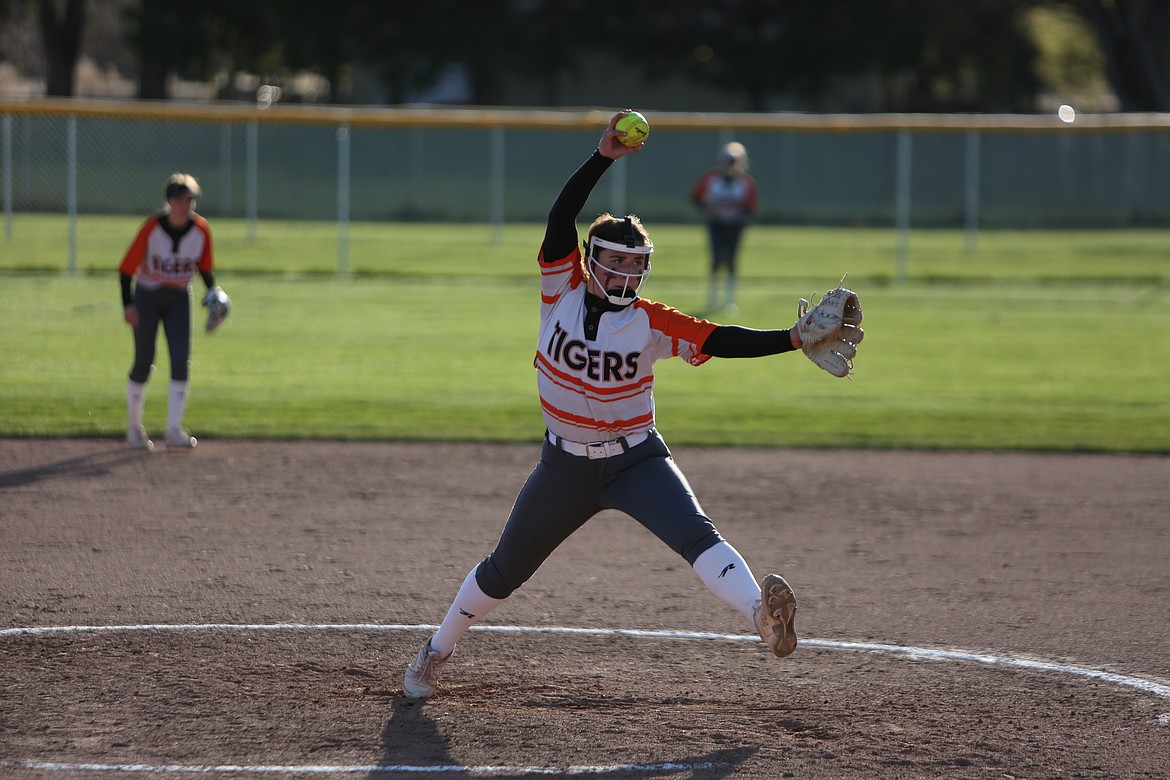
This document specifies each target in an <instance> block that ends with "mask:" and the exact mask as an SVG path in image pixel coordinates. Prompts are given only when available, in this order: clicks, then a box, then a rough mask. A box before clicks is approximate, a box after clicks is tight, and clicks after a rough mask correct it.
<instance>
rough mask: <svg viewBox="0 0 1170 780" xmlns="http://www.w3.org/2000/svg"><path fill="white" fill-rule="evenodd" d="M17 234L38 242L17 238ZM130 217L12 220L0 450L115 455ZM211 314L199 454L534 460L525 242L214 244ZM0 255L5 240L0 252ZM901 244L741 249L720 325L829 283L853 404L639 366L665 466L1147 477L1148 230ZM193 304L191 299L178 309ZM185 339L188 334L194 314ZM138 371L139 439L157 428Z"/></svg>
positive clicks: (691, 274)
mask: <svg viewBox="0 0 1170 780" xmlns="http://www.w3.org/2000/svg"><path fill="white" fill-rule="evenodd" d="M37 220H42V222H40V223H38V222H37ZM138 222H139V220H138V219H137V218H121V217H113V218H109V217H107V218H98V217H86V218H83V219H82V220H80V221H79V224H78V233H77V237H78V255H77V258H78V259H77V267H78V271H79V272H78V273H76V274H68V273H65V269H66V267H67V265H66V260H65V258H67V256H68V255H67V253H66V252H67V247H68V241H67V235H66V231H64V230H63V229H61V225H63V220H62V218H60V217H52V218H50V217H29V216H19V215H18V217H17V220H16V224H15V230H14V232H13V237H12V238H11V239H9V240H7V241H4V242H3V243H0V334H2V336H0V338H2V345H3V346H0V436H7V437H13V436H107V437H120V436H122V435H124V426H125V383H126V373H127V371H128V369H129V366H130V361H131V356H132V345H131V339H130V331H129V328H128V327H127V326H126V325H125V324H124V323H123V322H122V320H121V306H120V302H119V299H118V283H117V275H116V271H115V268H116V265H117V263H118V260H119V259H120V257H121V254H122V252H123V251H124V250H125V245H126V244H127V243H128V242H129V240H130V238H131V237H132V236H133V233H134V230H135V229H136V227H137V224H138ZM650 227H651V235H652V236H653V238H654V241H655V244H656V245H657V246H658V248H659V251H658V252H656V254H655V261H654V262H655V268H654V273H653V275H652V277H651V280H650V286H649V287H648V288H647V289H646V295H647V297H650V298H655V299H659V300H663V301H665V302H667V303H670V304H671V305H674V306H676V307H678V308H680V309H682V310H684V311H688V312H690V313H694V314H703V313H704V312H702V308H703V305H704V302H705V299H706V281H705V273H706V270H705V266H706V262H707V260H706V257H707V255H706V244H705V235H704V233H703V232H702V230H701V228H699V227H697V226H678V225H673V226H672V225H666V226H662V227H658V228H655V227H654V226H653V225H651V226H650ZM212 228H213V231H214V233H215V238H216V251H217V263H218V276H219V280H220V283H221V284H222V285H223V286H224V287H225V289H227V290H228V292H229V293H230V294H231V296H232V300H233V302H234V310H233V313H232V316H231V318H230V319H229V321H228V322H227V323H226V324H225V325H224V326H223V328H221V329H220V330H219V331H218V332H216V333H214V334H212V335H205V334H203V333H202V331H201V330H199V329H197V330H196V335H195V338H194V349H193V352H194V357H193V360H192V396H191V401H190V404H189V407H188V413H187V423H188V425H189V427H190V428H191V429H192V432H193V433H195V434H196V435H197V436H200V437H206V438H208V439H215V438H220V439H222V438H235V437H264V438H332V439H419V440H427V439H437V440H475V441H536V440H537V439H538V438H539V436H540V435H541V432H542V430H543V428H542V423H541V420H540V416H539V410H538V406H537V399H536V390H535V375H534V370H533V368H532V355H533V351H534V349H535V339H536V326H537V322H536V317H537V300H538V292H537V279H536V274H535V263H534V255H535V250H536V247H537V245H538V243H539V241H540V236H541V229H542V228H541V226H536V225H521V226H509V227H507V228H505V229H504V230H503V231H502V232H501V233H499V234H496V233H495V232H493V230H492V229H491V227H490V226H485V225H447V224H444V225H424V224H407V225H354V226H352V228H351V230H350V232H349V236H348V247H349V258H348V264H349V271H350V273H349V274H348V275H346V276H339V275H338V274H337V270H338V260H337V248H338V233H337V227H336V225H333V224H331V223H322V224H306V223H297V224H289V225H276V224H273V223H261V224H260V225H259V228H258V230H257V233H256V236H255V238H254V239H253V240H249V238H248V236H247V228H246V226H245V225H243V223H241V222H233V221H228V220H221V221H213V222H212ZM0 241H3V238H2V237H0ZM964 241H965V239H964V236H963V234H962V233H961V232H958V231H916V232H914V233H913V234H912V235H911V238H910V252H909V255H908V258H907V265H906V269H907V275H906V279H905V280H904V281H903V280H899V279H898V274H897V273H896V257H897V248H896V243H895V236H894V233H893V231H890V230H876V229H873V230H870V229H865V230H863V229H855V230H840V229H836V230H834V229H824V228H785V227H765V226H755V227H753V228H752V229H751V230H750V231H749V233H748V235H747V241H746V245H745V247H744V250H743V253H742V256H741V264H742V269H743V270H742V273H743V278H742V281H741V292H740V296H739V304H740V311H739V312H738V313H737V314H735V315H728V314H725V313H722V312H717V313H711V314H710V315H709V316H710V318H711V319H713V320H716V321H719V322H734V323H737V324H743V325H748V326H751V327H760V328H763V327H787V326H788V325H790V324H791V322H792V320H793V319H794V317H795V305H796V299H797V298H798V297H800V296H801V295H804V296H806V297H807V296H809V295H810V294H811V293H813V292H814V291H815V290H816V291H821V292H823V291H825V290H826V289H828V288H830V287H832V286H834V285H835V284H836V282H837V280H838V279H839V278H840V276H841V274H842V273H845V272H846V271H847V272H849V284H850V286H852V287H854V289H856V290H858V292H859V293H860V294H861V297H862V301H863V304H864V308H865V328H866V339H865V342H864V344H863V345H862V348H861V352H860V355H859V356H858V359H857V361H856V364H857V365H856V379H855V381H845V380H838V379H835V378H833V377H830V376H829V375H828V374H825V373H823V372H821V371H819V370H818V369H816V368H815V367H814V366H813V365H812V364H811V363H810V362H809V361H807V360H806V359H805V358H804V357H803V356H801V355H800V354H786V355H780V356H777V357H773V358H766V359H758V360H712V361H710V362H708V363H707V364H706V365H704V366H702V367H700V368H692V367H690V366H687V365H685V364H683V363H681V361H667V362H664V363H660V364H659V370H658V374H659V379H660V381H659V382H658V385H657V391H656V398H657V402H658V404H657V406H658V423H659V428H660V429H661V430H662V431H663V433H664V435H665V436H666V438H667V440H668V441H669V442H671V443H674V444H688V445H762V446H777V447H826V446H827V447H873V448H928V449H944V448H945V449H951V448H961V449H1006V450H1013V449H1035V450H1057V451H1106V452H1147V453H1167V452H1170V393H1167V390H1166V388H1167V386H1168V384H1170V383H1168V381H1167V380H1168V379H1170V339H1167V338H1166V337H1165V335H1164V334H1166V333H1167V332H1170V314H1168V313H1167V312H1168V308H1170V307H1167V305H1166V303H1167V300H1166V299H1167V292H1168V289H1170V231H1074V232H1034V233H1032V232H1019V233H1016V232H1011V233H1008V232H1004V233H983V234H980V235H979V237H978V244H977V247H976V251H975V252H968V251H965V246H964ZM201 287H202V284H201V283H199V282H197V289H198V288H201ZM196 318H197V322H198V323H199V324H200V325H201V323H202V319H203V314H202V310H199V311H198V312H197V315H196ZM168 370H169V368H168V361H167V358H166V356H165V342H164V341H163V340H162V338H161V336H160V354H159V356H158V359H157V360H156V371H155V377H154V380H153V381H152V383H151V385H150V389H149V392H148V398H147V424H148V427H149V428H150V430H151V431H152V432H157V431H160V430H161V428H162V427H163V420H164V416H165V406H166V402H165V395H166V379H167V376H168Z"/></svg>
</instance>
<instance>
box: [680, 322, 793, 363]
mask: <svg viewBox="0 0 1170 780" xmlns="http://www.w3.org/2000/svg"><path fill="white" fill-rule="evenodd" d="M788 331H789V329H788V328H785V329H783V330H753V329H752V328H744V327H741V326H739V325H720V326H719V327H717V328H715V330H713V331H711V335H710V336H708V337H707V340H706V341H704V342H703V347H702V350H701V351H702V353H703V354H704V355H710V356H711V357H721V358H750V357H765V356H767V355H779V354H780V353H781V352H792V351H793V350H794V349H796V348H795V347H793V346H792V338H791V337H790V336H789V333H788Z"/></svg>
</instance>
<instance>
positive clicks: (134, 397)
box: [126, 379, 146, 430]
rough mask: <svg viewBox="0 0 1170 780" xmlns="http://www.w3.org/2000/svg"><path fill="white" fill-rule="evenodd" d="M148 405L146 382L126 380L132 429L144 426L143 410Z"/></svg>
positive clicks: (128, 410) (128, 412)
mask: <svg viewBox="0 0 1170 780" xmlns="http://www.w3.org/2000/svg"><path fill="white" fill-rule="evenodd" d="M145 406H146V384H145V383H143V382H135V381H134V380H133V379H129V380H127V381H126V415H127V417H129V419H130V428H131V430H133V429H135V428H141V427H142V410H143V408H144V407H145Z"/></svg>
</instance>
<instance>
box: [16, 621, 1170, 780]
mask: <svg viewBox="0 0 1170 780" xmlns="http://www.w3.org/2000/svg"><path fill="white" fill-rule="evenodd" d="M437 628H438V626H436V625H432V624H417V625H406V624H385V623H250V624H249V623H186V624H168V623H148V624H141V625H125V626H39V627H31V628H6V629H0V637H5V636H38V635H46V634H83V633H112V632H127V631H434V630H436V629H437ZM471 630H472V631H485V632H494V633H511V634H570V635H578V636H628V637H636V638H641V639H696V640H715V641H725V642H758V641H759V637H756V636H753V635H750V634H716V633H707V632H698V631H649V630H644V629H624V628H617V629H610V628H569V627H565V626H496V625H476V626H472V627H471ZM800 646H801V647H820V648H824V649H828V650H852V651H857V652H864V653H875V654H882V653H886V654H890V655H898V656H904V657H906V658H909V659H912V660H922V661H965V662H970V663H978V664H985V665H990V666H998V667H1004V668H1016V669H1027V670H1030V671H1039V672H1053V673H1057V674H1067V675H1072V676H1075V677H1084V678H1088V679H1092V680H1099V681H1101V682H1106V683H1112V684H1114V685H1119V686H1123V687H1127V688H1134V689H1137V690H1140V691H1143V692H1145V693H1150V694H1153V695H1154V696H1158V697H1160V698H1163V699H1170V685H1163V684H1161V683H1158V682H1154V681H1153V680H1148V679H1145V678H1143V677H1135V676H1132V675H1125V674H1116V673H1114V672H1107V671H1104V670H1102V669H1092V668H1089V667H1084V666H1075V665H1072V664H1062V663H1056V662H1054V661H1043V660H1038V659H1030V658H1020V657H1016V656H1004V655H988V654H983V653H972V652H968V651H965V650H939V649H935V648H928V647H912V646H906V645H890V644H882V643H874V642H844V641H838V640H833V639H805V638H802V639H801V640H800ZM1156 722H1157V723H1158V724H1159V725H1163V726H1170V713H1164V714H1161V715H1158V716H1157V718H1156ZM715 767H716V765H715V764H674V763H663V764H613V765H610V766H570V767H538V766H515V767H508V766H460V765H454V766H406V765H370V766H328V765H317V766H314V765H308V766H304V765H295V766H280V765H234V764H224V765H189V764H174V765H159V766H155V765H146V764H80V763H79V764H69V763H60V762H12V761H4V760H0V768H3V769H30V770H35V771H47V772H51V771H61V772H86V771H92V772H124V773H147V774H160V773H174V774H180V773H181V774H221V773H231V772H253V773H257V774H295V773H298V772H300V773H305V774H355V773H362V772H364V773H373V772H382V773H401V774H406V773H438V772H450V773H457V774H467V775H480V776H490V775H493V774H513V775H518V774H525V775H541V774H569V775H590V774H607V773H611V774H619V773H647V772H656V773H665V772H688V771H694V770H697V769H711V768H715Z"/></svg>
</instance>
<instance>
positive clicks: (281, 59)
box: [0, 0, 1170, 112]
mask: <svg viewBox="0 0 1170 780" xmlns="http://www.w3.org/2000/svg"><path fill="white" fill-rule="evenodd" d="M110 7H116V8H117V9H118V11H117V13H118V15H119V19H118V24H119V29H120V31H121V36H122V40H123V43H124V45H125V47H126V50H127V52H128V54H129V55H130V56H131V57H132V59H133V61H134V65H135V67H134V70H135V71H136V78H137V95H138V97H139V98H142V99H166V98H167V97H169V95H168V93H167V90H168V83H169V81H170V79H171V78H172V77H180V78H184V79H188V80H194V81H207V80H210V79H211V78H212V77H213V76H215V75H216V74H222V73H244V72H247V73H276V74H279V73H295V72H304V71H309V72H314V73H317V74H319V75H320V77H321V78H323V79H324V80H325V81H326V82H327V83H328V85H329V90H328V97H327V99H328V100H330V101H332V102H335V103H346V102H350V99H351V96H350V94H349V93H348V86H347V78H346V75H347V74H348V73H349V72H350V71H351V69H353V68H355V67H361V68H364V69H367V70H369V71H371V72H373V73H375V74H377V76H378V78H379V79H380V80H381V83H382V85H383V87H384V91H385V95H386V102H388V103H400V102H404V101H406V100H407V99H408V98H409V96H410V95H412V94H417V93H418V92H419V91H420V90H424V89H426V88H427V87H429V86H431V85H433V84H434V83H435V81H436V80H437V79H438V78H439V77H440V75H441V74H442V73H444V72H446V71H448V70H449V69H450V68H452V67H457V68H459V69H460V70H461V72H463V73H464V74H465V75H466V77H467V81H468V84H469V89H470V93H471V101H470V102H472V103H474V104H478V105H486V106H490V105H502V104H503V102H504V100H505V92H506V90H505V86H506V85H507V84H508V83H510V82H514V81H526V82H529V83H530V84H532V85H534V86H535V87H536V88H537V92H538V94H539V95H540V98H541V102H542V103H543V104H545V105H549V106H557V105H564V104H565V103H566V98H567V95H566V94H565V93H566V89H565V87H564V85H565V83H566V80H567V79H568V78H569V77H570V76H573V75H575V74H580V73H581V72H582V71H583V69H584V68H586V67H587V66H588V64H589V63H590V62H591V61H594V60H596V59H597V58H607V59H613V60H616V61H620V62H621V63H622V64H623V67H625V68H628V69H630V72H631V73H636V74H637V75H638V76H639V77H640V78H642V79H644V80H646V81H647V82H649V83H650V84H653V83H654V82H655V81H656V80H661V79H664V78H666V77H672V78H679V77H681V78H683V79H686V80H687V81H688V82H690V83H694V84H700V85H704V86H707V87H712V88H716V89H718V90H720V91H721V92H722V93H723V94H727V95H732V96H735V97H736V98H737V100H738V101H740V102H741V103H742V110H745V111H763V110H768V107H769V106H770V105H772V104H773V102H774V100H775V98H776V97H777V96H779V95H783V96H787V97H788V99H789V100H790V101H795V103H796V105H797V106H799V107H802V108H807V107H813V106H816V105H817V103H818V100H819V99H821V98H823V97H824V96H826V95H828V94H831V93H832V92H833V91H834V90H836V89H839V88H840V85H841V84H842V83H848V82H849V81H850V80H858V79H868V80H869V81H870V82H871V83H872V84H873V85H874V86H873V91H874V92H875V93H876V94H877V105H878V106H879V107H880V110H884V111H896V112H901V111H921V112H943V111H947V112H949V111H978V112H1030V111H1034V110H1036V104H1037V100H1036V98H1037V95H1038V94H1039V93H1040V92H1041V91H1042V89H1043V86H1044V85H1043V81H1044V74H1043V72H1042V71H1043V68H1042V67H1041V65H1040V52H1039V51H1038V47H1037V42H1036V37H1035V35H1033V34H1030V31H1029V28H1028V25H1027V24H1026V19H1027V15H1028V13H1029V12H1031V11H1033V10H1035V9H1037V8H1043V9H1048V10H1052V11H1058V12H1062V13H1065V14H1069V15H1072V16H1074V17H1075V18H1077V19H1079V20H1080V21H1081V23H1083V25H1084V27H1085V29H1087V30H1089V31H1091V35H1090V37H1091V43H1092V45H1093V47H1094V50H1095V52H1096V53H1097V55H1098V56H1099V59H1100V62H1101V70H1102V72H1103V74H1104V77H1105V79H1106V80H1107V83H1108V86H1109V88H1110V89H1111V90H1112V92H1113V93H1114V95H1116V97H1117V101H1118V105H1119V108H1120V109H1121V110H1123V111H1170V2H1166V0H874V1H873V2H865V3H858V2H855V1H854V0H671V2H669V3H665V2H664V3H652V2H649V3H648V2H643V3H634V4H600V5H599V4H597V3H593V2H585V0H429V2H427V3H425V4H424V3H408V2H398V1H396V0H392V1H390V2H387V1H386V0H347V1H346V2H323V1H322V0H200V2H199V3H197V4H189V5H188V4H180V3H166V2H161V0H121V2H118V3H113V2H110V0H105V2H104V3H103V2H99V1H98V0H0V22H5V21H6V20H7V21H12V20H15V19H17V18H18V17H21V16H22V15H23V17H24V18H29V17H30V16H31V15H35V16H36V19H37V23H38V27H39V34H40V39H41V44H42V48H43V56H44V69H45V83H46V92H47V93H48V94H49V95H57V96H69V95H72V94H74V72H75V69H76V65H77V62H78V58H79V56H80V51H81V42H82V38H83V35H84V33H85V30H86V24H87V19H89V18H90V17H91V15H92V14H95V13H100V12H102V9H103V8H105V10H106V11H107V12H108V9H109V8H110ZM0 55H2V52H0ZM1075 65H1076V63H1072V66H1073V67H1075Z"/></svg>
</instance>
